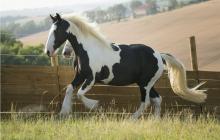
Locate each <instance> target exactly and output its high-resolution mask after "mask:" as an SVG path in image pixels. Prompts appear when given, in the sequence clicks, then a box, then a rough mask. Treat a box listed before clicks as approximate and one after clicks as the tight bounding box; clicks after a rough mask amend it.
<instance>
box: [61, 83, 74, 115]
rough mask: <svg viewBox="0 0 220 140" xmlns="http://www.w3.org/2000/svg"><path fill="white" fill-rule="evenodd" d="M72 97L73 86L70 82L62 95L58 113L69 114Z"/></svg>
mask: <svg viewBox="0 0 220 140" xmlns="http://www.w3.org/2000/svg"><path fill="white" fill-rule="evenodd" d="M72 97H73V86H72V85H71V84H70V85H68V86H67V89H66V95H65V97H64V101H63V105H62V109H61V111H60V114H69V113H71V112H72Z"/></svg>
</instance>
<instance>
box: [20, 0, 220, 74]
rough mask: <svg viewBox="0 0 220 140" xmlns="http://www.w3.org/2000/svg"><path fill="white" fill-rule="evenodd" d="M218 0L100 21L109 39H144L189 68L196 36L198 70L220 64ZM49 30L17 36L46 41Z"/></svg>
mask: <svg viewBox="0 0 220 140" xmlns="http://www.w3.org/2000/svg"><path fill="white" fill-rule="evenodd" d="M219 9H220V1H219V0H212V1H209V2H204V3H200V4H196V5H191V6H187V7H184V8H181V9H178V10H174V11H170V12H166V13H161V14H157V15H155V16H147V17H143V18H139V19H134V20H128V21H124V22H120V23H116V22H114V23H113V22H112V23H106V24H102V25H100V27H101V31H102V32H103V33H104V34H105V35H106V36H107V38H108V39H109V40H111V41H112V42H116V43H125V44H130V43H144V44H146V45H149V46H151V47H152V48H154V49H156V50H158V51H160V52H166V53H171V54H172V55H174V56H176V57H177V58H179V59H180V60H181V61H183V62H184V64H185V65H186V67H187V69H190V49H189V37H190V36H192V35H195V36H196V41H197V53H198V61H199V69H200V70H214V71H219V68H220V63H219V62H220V12H219ZM47 35H48V32H41V33H38V34H34V35H31V36H28V37H24V38H21V39H20V40H21V41H22V42H23V43H24V44H26V45H31V44H39V43H45V42H46V39H47Z"/></svg>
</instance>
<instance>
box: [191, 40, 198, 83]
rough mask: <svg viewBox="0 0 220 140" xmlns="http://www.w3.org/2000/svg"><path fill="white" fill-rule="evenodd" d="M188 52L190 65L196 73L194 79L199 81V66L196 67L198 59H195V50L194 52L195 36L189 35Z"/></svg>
mask: <svg viewBox="0 0 220 140" xmlns="http://www.w3.org/2000/svg"><path fill="white" fill-rule="evenodd" d="M190 50H191V51H190V52H191V65H192V68H193V71H194V72H195V74H196V81H197V82H198V83H199V82H200V81H199V68H198V60H197V52H196V39H195V36H191V37H190Z"/></svg>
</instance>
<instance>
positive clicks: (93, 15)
mask: <svg viewBox="0 0 220 140" xmlns="http://www.w3.org/2000/svg"><path fill="white" fill-rule="evenodd" d="M203 1H207V0H131V1H130V2H129V3H126V4H124V3H121V4H116V5H113V6H111V7H108V8H107V9H101V8H98V9H93V10H89V11H85V12H84V13H85V15H86V16H87V17H88V18H89V19H90V20H91V21H95V22H97V23H103V22H109V21H113V20H117V21H120V20H121V19H125V18H128V17H133V18H136V17H139V16H144V15H153V14H157V13H161V12H164V11H169V10H173V9H177V8H180V7H183V6H186V5H190V4H194V3H198V2H203Z"/></svg>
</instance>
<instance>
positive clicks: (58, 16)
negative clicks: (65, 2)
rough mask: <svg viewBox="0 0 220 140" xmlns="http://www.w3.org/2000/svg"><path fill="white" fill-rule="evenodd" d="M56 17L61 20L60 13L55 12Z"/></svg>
mask: <svg viewBox="0 0 220 140" xmlns="http://www.w3.org/2000/svg"><path fill="white" fill-rule="evenodd" d="M56 18H57V20H58V21H61V20H62V18H61V16H60V14H58V13H56Z"/></svg>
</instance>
